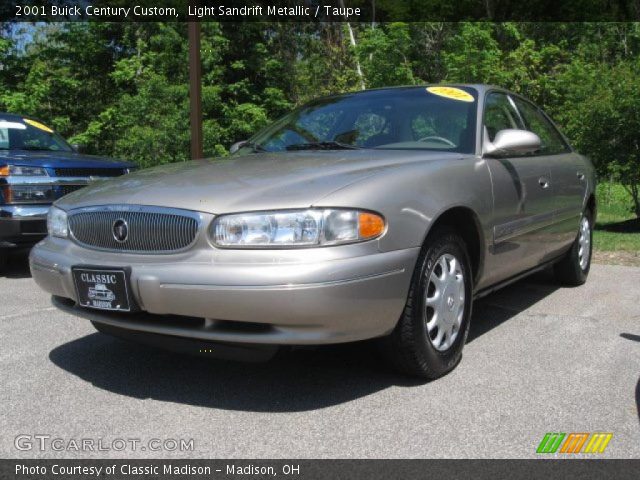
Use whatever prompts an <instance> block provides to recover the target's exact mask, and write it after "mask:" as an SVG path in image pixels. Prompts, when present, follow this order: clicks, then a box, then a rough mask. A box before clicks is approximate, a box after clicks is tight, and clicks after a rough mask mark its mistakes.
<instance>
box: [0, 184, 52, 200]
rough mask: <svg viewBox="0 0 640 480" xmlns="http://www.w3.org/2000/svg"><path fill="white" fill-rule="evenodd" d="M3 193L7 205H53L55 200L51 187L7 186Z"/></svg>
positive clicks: (3, 188)
mask: <svg viewBox="0 0 640 480" xmlns="http://www.w3.org/2000/svg"><path fill="white" fill-rule="evenodd" d="M2 193H3V196H4V199H5V202H6V203H51V202H53V200H55V198H54V197H55V195H54V192H53V187H51V185H5V186H3V187H2Z"/></svg>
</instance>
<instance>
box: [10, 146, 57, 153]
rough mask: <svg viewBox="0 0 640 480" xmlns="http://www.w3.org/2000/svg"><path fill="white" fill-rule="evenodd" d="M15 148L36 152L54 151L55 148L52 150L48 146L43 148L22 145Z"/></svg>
mask: <svg viewBox="0 0 640 480" xmlns="http://www.w3.org/2000/svg"><path fill="white" fill-rule="evenodd" d="M17 150H32V151H36V152H55V151H56V150H52V149H50V148H44V147H22V148H18V149H17Z"/></svg>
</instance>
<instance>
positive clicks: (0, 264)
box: [0, 250, 8, 273]
mask: <svg viewBox="0 0 640 480" xmlns="http://www.w3.org/2000/svg"><path fill="white" fill-rule="evenodd" d="M7 258H8V254H7V252H6V251H5V250H0V273H2V272H4V270H5V267H6V266H7Z"/></svg>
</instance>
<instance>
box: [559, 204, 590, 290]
mask: <svg viewBox="0 0 640 480" xmlns="http://www.w3.org/2000/svg"><path fill="white" fill-rule="evenodd" d="M585 219H586V221H588V222H589V246H588V249H587V250H588V256H587V258H586V266H585V265H584V264H582V265H581V256H580V247H581V238H582V225H583V222H584V221H585ZM592 219H593V216H592V215H591V212H590V211H589V210H586V211H585V212H584V214H583V215H582V218H581V219H580V226H579V227H578V234H577V235H576V239H575V240H574V242H573V245H571V248H570V249H569V251H568V252H567V253H566V254H565V255H564V257H562V259H561V260H560V261H559V262H558V263H556V264H555V265H554V266H553V272H554V274H555V277H556V279H557V280H558V281H559V282H560V283H562V284H563V285H567V286H571V287H577V286H579V285H583V284H584V283H585V282H586V281H587V277H588V276H589V270H590V269H591V253H592V251H593V220H592ZM582 245H583V244H582Z"/></svg>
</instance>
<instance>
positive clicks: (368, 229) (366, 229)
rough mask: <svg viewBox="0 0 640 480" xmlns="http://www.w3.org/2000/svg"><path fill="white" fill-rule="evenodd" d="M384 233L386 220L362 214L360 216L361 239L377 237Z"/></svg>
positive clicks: (374, 215)
mask: <svg viewBox="0 0 640 480" xmlns="http://www.w3.org/2000/svg"><path fill="white" fill-rule="evenodd" d="M383 231H384V219H383V218H382V217H381V216H380V215H376V214H375V213H369V212H360V215H359V216H358V233H359V234H360V235H359V236H360V238H361V239H365V238H373V237H377V236H379V235H382V232H383Z"/></svg>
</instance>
